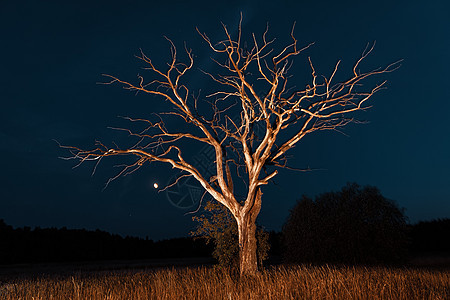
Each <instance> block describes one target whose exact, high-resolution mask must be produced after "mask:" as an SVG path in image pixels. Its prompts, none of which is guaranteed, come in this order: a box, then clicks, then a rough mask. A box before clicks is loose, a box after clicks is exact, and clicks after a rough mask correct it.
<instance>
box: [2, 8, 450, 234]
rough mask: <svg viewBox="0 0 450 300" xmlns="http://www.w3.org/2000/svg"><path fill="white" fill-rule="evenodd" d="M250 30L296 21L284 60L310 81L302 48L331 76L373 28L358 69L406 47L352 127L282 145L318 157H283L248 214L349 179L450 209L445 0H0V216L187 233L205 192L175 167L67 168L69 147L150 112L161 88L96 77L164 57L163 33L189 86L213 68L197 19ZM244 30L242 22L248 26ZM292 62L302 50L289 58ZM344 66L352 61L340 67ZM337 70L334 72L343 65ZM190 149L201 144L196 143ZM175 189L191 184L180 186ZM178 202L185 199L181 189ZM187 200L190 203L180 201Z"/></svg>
mask: <svg viewBox="0 0 450 300" xmlns="http://www.w3.org/2000/svg"><path fill="white" fill-rule="evenodd" d="M240 12H242V13H243V15H244V21H243V26H244V32H246V33H247V34H250V33H251V32H255V33H257V34H262V33H263V31H264V29H265V26H266V23H267V22H269V27H270V31H269V35H270V36H271V37H277V40H278V41H279V43H280V44H279V45H283V41H284V42H286V41H288V40H289V33H290V30H291V27H292V24H293V23H294V22H296V30H295V35H296V37H297V38H298V40H299V42H300V44H302V45H306V44H308V43H310V42H315V45H314V46H313V47H312V48H311V49H308V50H307V51H306V52H305V53H304V55H300V56H299V57H297V59H296V64H295V65H294V68H293V69H292V74H293V75H294V76H296V80H298V84H299V86H303V85H305V84H307V83H308V79H309V78H310V77H309V76H310V73H309V70H308V69H307V68H306V67H305V66H306V64H305V62H306V61H307V57H308V56H310V57H311V59H312V61H313V62H314V64H315V66H316V69H317V70H318V71H319V73H323V74H325V75H328V74H330V73H331V71H332V70H333V67H334V64H335V63H336V61H337V60H338V59H342V60H343V67H344V68H343V69H342V70H341V71H342V73H340V75H341V77H339V76H338V77H339V78H340V79H345V74H348V73H346V72H349V71H350V69H349V68H350V67H351V66H352V64H353V62H354V61H355V60H356V59H357V58H359V56H360V54H361V53H362V51H363V50H364V48H365V45H366V44H367V43H368V42H373V41H376V47H375V50H374V52H373V54H372V55H371V56H370V58H369V59H368V60H367V62H366V63H365V64H364V65H363V67H365V68H366V70H368V69H370V68H372V67H377V66H384V65H386V64H388V63H391V62H394V61H397V60H399V59H403V60H404V61H403V63H402V67H401V68H400V69H399V70H397V71H396V72H394V73H391V74H387V75H386V76H385V77H384V78H378V79H379V80H382V79H387V80H388V89H386V90H383V91H381V92H379V93H377V94H376V95H375V96H374V97H373V98H372V100H371V101H372V102H371V103H372V104H373V108H372V109H370V110H369V111H367V112H365V113H362V114H360V115H358V117H359V118H360V119H363V120H367V121H369V123H368V124H364V125H349V126H348V127H345V128H344V132H345V134H346V135H343V134H338V133H334V132H319V133H315V134H313V135H311V136H308V137H306V138H305V139H304V140H303V141H301V142H300V143H299V144H297V146H296V147H295V149H293V150H291V152H289V154H291V155H294V156H295V158H293V159H292V160H291V163H292V165H294V166H297V167H311V168H316V169H320V170H318V171H313V172H307V173H299V172H294V171H289V170H284V171H281V172H280V174H279V175H277V177H275V184H272V185H269V186H266V187H264V188H263V192H264V195H263V207H262V212H261V214H260V217H259V219H258V223H259V224H261V225H263V226H264V227H265V228H266V229H268V230H272V229H274V230H280V228H281V225H282V224H283V223H284V221H285V219H286V217H287V215H288V213H289V209H290V208H292V207H293V205H294V204H295V202H296V200H297V199H299V198H300V196H301V195H302V194H307V195H309V196H315V195H317V194H319V193H323V192H328V191H333V190H338V189H340V188H341V187H342V186H343V185H345V184H346V183H347V182H357V183H359V184H361V185H367V184H369V185H374V186H377V187H378V188H379V189H380V190H381V192H382V194H383V195H384V196H386V197H387V198H389V199H391V200H393V201H395V202H396V203H397V204H398V205H399V206H400V207H404V208H405V209H406V215H407V216H408V217H409V220H410V222H412V223H414V222H417V221H420V220H429V219H435V218H446V217H447V218H448V217H450V125H449V121H448V120H449V117H448V114H449V112H450V89H449V87H448V85H449V80H450V77H449V72H448V70H449V69H450V4H449V2H448V1H433V0H431V1H411V0H409V1H392V0H391V1H286V0H285V1H282V0H280V1H222V2H221V1H210V2H207V1H164V3H163V1H160V2H157V1H15V0H14V1H12V0H3V1H1V2H0V99H1V109H0V166H1V172H0V176H1V177H0V185H1V190H0V218H3V219H4V220H5V221H6V223H8V224H10V225H13V226H20V227H22V226H30V227H35V226H40V227H63V226H66V227H68V228H86V229H97V228H99V229H101V230H106V231H109V232H111V233H118V234H121V235H134V236H142V237H145V236H148V237H149V238H151V239H156V240H158V239H163V238H171V237H180V236H187V235H188V233H189V231H191V230H192V228H193V226H194V225H195V223H194V222H192V221H191V218H192V214H186V213H187V212H190V211H193V210H195V209H196V208H197V205H198V203H196V202H195V199H198V198H196V197H197V195H198V193H199V191H198V189H197V188H196V186H195V184H194V183H192V184H191V183H189V182H187V183H185V184H184V185H183V186H180V187H178V190H172V191H171V193H169V194H168V193H165V192H160V193H158V192H157V190H155V189H154V188H153V183H154V182H157V183H159V185H160V186H164V185H165V184H167V183H168V182H170V180H171V178H172V177H173V176H174V175H176V174H178V173H177V172H176V171H174V170H172V169H171V168H170V167H169V166H165V165H162V164H154V165H146V166H145V167H143V168H142V169H140V170H139V171H138V172H136V173H134V174H132V175H130V176H127V177H122V178H119V179H117V180H116V181H114V182H112V183H111V184H110V185H109V186H108V188H106V189H105V190H104V191H103V188H104V186H105V183H106V182H107V180H108V178H110V177H111V176H113V175H115V174H116V173H115V172H117V168H113V165H114V164H115V163H116V161H110V162H107V163H105V164H103V165H100V166H99V168H98V169H97V172H96V173H95V175H94V176H92V177H91V173H92V167H93V165H92V164H84V165H82V166H80V167H78V168H75V169H72V167H73V166H74V165H75V162H74V161H65V160H62V159H60V158H59V157H61V156H67V155H68V153H67V152H65V151H63V150H62V149H60V148H59V147H58V145H57V143H56V142H55V141H54V140H57V141H58V142H59V143H61V144H64V145H73V146H79V147H85V148H89V147H91V146H93V145H94V142H95V140H101V141H103V142H105V143H107V144H109V145H111V143H112V142H116V143H118V144H121V143H122V144H123V143H126V141H127V138H126V135H124V134H123V133H120V132H117V131H114V130H111V129H108V127H127V126H128V125H129V124H128V123H127V122H125V121H124V120H123V119H120V118H118V116H130V117H136V118H145V117H148V116H149V115H150V114H151V113H152V112H154V111H156V110H158V109H160V108H161V107H160V105H163V104H162V103H163V101H162V100H161V99H159V98H154V97H149V96H143V95H137V96H136V95H135V94H133V93H131V92H128V91H125V90H123V89H122V88H121V87H119V86H107V85H100V84H97V83H98V82H102V81H105V79H104V78H103V77H102V76H101V74H103V73H107V74H112V75H117V76H119V77H121V78H124V79H127V80H132V81H133V80H135V79H136V75H137V74H142V75H144V76H145V75H146V73H145V71H143V70H142V64H141V63H140V62H139V61H138V60H137V59H136V58H135V57H134V55H137V54H139V49H140V48H142V50H143V51H144V52H145V53H146V54H147V55H148V56H149V57H151V58H152V59H153V60H154V61H155V62H156V63H157V64H160V65H162V64H163V63H165V62H166V61H167V59H168V58H169V55H170V52H169V47H168V44H167V41H166V40H165V39H164V37H163V36H168V37H170V38H171V39H172V40H173V41H174V42H176V44H177V45H178V46H179V47H183V42H186V43H187V46H188V47H189V48H192V49H193V52H194V54H195V62H196V64H197V65H196V68H194V70H193V72H192V73H193V75H192V76H191V77H190V78H191V81H192V82H191V83H192V87H193V88H194V90H195V89H197V90H198V89H202V90H207V89H208V84H209V81H208V79H207V78H206V77H205V76H204V75H202V74H201V73H200V72H198V69H197V66H198V67H202V68H203V69H205V70H207V71H210V72H214V70H215V69H214V68H215V67H214V64H213V63H211V60H210V57H211V56H212V53H211V52H210V51H209V49H208V47H207V46H206V44H205V43H204V41H203V40H202V39H201V38H200V36H199V35H198V34H197V33H196V31H195V27H196V26H197V27H198V28H199V29H200V30H201V31H202V32H206V33H207V34H208V35H209V36H210V38H211V39H212V40H213V41H217V40H219V39H221V38H223V31H222V29H221V25H220V22H221V21H222V22H224V23H225V24H227V25H228V26H229V28H230V29H231V31H232V32H233V30H234V32H235V29H236V25H237V23H238V20H239V13H240ZM247 36H249V35H247ZM297 62H298V63H297ZM345 67H346V68H347V69H345ZM338 75H339V73H338ZM192 150H193V151H192V157H193V159H198V158H199V156H201V155H206V154H205V153H203V152H202V151H203V150H202V149H192ZM183 195H189V197H186V198H184V199H180V198H177V197H181V196H183ZM179 201H181V202H179ZM190 201H191V202H190Z"/></svg>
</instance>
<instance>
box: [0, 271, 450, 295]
mask: <svg viewBox="0 0 450 300" xmlns="http://www.w3.org/2000/svg"><path fill="white" fill-rule="evenodd" d="M0 299H408V300H409V299H450V271H449V270H445V271H443V270H440V271H439V270H425V269H402V268H382V267H373V268H365V267H331V266H321V267H316V266H296V267H284V266H280V267H271V268H268V269H266V270H264V271H263V272H261V273H260V274H258V276H256V277H254V278H245V279H238V278H237V277H234V276H232V275H230V273H229V272H226V271H223V270H220V269H218V268H215V267H189V268H188V267H183V268H167V269H147V270H117V271H98V272H79V273H75V274H73V275H67V274H66V275H55V274H53V275H42V276H38V277H36V278H33V279H31V278H26V277H24V278H21V277H20V276H19V277H16V278H14V279H10V280H8V279H3V280H2V282H1V283H0Z"/></svg>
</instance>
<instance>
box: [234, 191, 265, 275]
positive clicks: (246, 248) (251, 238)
mask: <svg viewBox="0 0 450 300" xmlns="http://www.w3.org/2000/svg"><path fill="white" fill-rule="evenodd" d="M261 195H262V193H261V190H259V189H258V190H257V192H256V195H255V196H254V201H252V203H253V205H252V206H251V208H250V210H249V211H248V212H247V213H243V212H241V215H239V216H238V217H237V218H236V221H237V226H238V233H239V269H240V273H241V276H243V275H250V276H252V275H255V274H256V273H257V272H258V259H257V255H256V251H257V243H256V218H257V217H258V214H259V212H260V210H261Z"/></svg>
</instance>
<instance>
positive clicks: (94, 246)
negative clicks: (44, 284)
mask: <svg viewBox="0 0 450 300" xmlns="http://www.w3.org/2000/svg"><path fill="white" fill-rule="evenodd" d="M211 252H212V247H211V246H210V245H206V243H205V241H204V240H201V239H198V240H194V239H193V238H175V239H168V240H162V241H156V242H154V241H153V240H148V239H142V238H137V237H129V236H127V237H125V238H124V237H121V236H120V235H117V234H110V233H108V232H105V231H100V230H95V231H88V230H85V229H67V228H61V229H56V228H46V229H42V228H39V227H36V228H35V229H33V230H32V229H31V228H30V227H24V228H16V229H13V228H12V227H11V226H8V225H7V224H6V223H5V222H4V220H2V219H0V264H14V263H39V262H72V261H91V260H92V261H94V260H126V259H151V258H181V257H183V258H184V257H209V256H211Z"/></svg>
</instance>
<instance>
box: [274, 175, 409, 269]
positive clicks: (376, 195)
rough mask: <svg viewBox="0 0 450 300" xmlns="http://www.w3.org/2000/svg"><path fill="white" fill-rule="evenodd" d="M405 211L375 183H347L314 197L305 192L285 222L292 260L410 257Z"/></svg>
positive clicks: (364, 260)
mask: <svg viewBox="0 0 450 300" xmlns="http://www.w3.org/2000/svg"><path fill="white" fill-rule="evenodd" d="M406 228H407V224H406V217H405V215H404V214H403V211H402V210H401V209H399V208H398V207H397V205H395V204H394V203H393V202H392V201H389V200H388V199H386V198H385V197H383V195H382V194H381V193H380V191H379V190H378V189H377V188H376V187H372V186H366V187H360V186H359V185H358V184H356V183H352V184H347V185H346V186H345V187H343V188H342V190H341V191H338V192H329V193H325V194H322V195H320V196H318V197H316V199H315V200H312V199H310V198H308V197H306V196H303V197H302V199H301V200H300V201H298V202H297V204H296V206H295V207H294V208H293V209H292V211H291V213H290V215H289V217H288V220H287V222H286V223H285V225H284V227H283V238H284V242H285V247H286V251H285V259H286V260H287V261H288V262H293V263H303V262H310V263H351V264H373V263H399V262H402V261H403V260H404V259H406V254H407V246H408V245H407V232H406Z"/></svg>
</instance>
